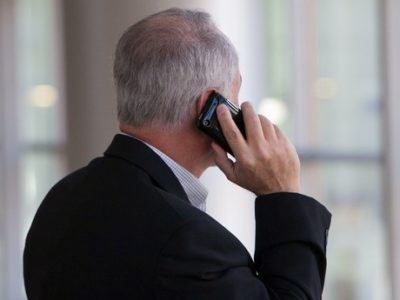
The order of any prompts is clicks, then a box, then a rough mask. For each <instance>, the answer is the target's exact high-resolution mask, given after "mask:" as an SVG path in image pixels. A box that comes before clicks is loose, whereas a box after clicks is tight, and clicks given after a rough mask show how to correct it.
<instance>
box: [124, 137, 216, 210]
mask: <svg viewBox="0 0 400 300" xmlns="http://www.w3.org/2000/svg"><path fill="white" fill-rule="evenodd" d="M124 134H125V133H124ZM125 135H128V134H125ZM128 136H130V137H132V138H135V139H137V140H139V141H141V142H143V143H145V144H146V145H147V146H149V147H150V148H151V149H152V150H153V151H154V152H155V153H156V154H157V155H158V156H160V158H161V159H162V160H163V161H164V162H165V163H166V165H167V166H168V167H169V168H170V169H171V171H172V172H173V173H174V175H175V176H176V178H177V179H178V181H179V183H180V184H181V185H182V187H183V190H184V191H185V193H186V195H187V197H188V199H189V201H190V203H191V204H192V205H193V206H194V207H197V208H198V209H200V210H202V211H204V212H205V211H206V199H207V195H208V191H207V189H206V188H205V186H204V185H203V184H202V183H201V182H200V180H199V179H198V178H197V177H196V176H194V175H193V174H192V173H190V172H189V171H188V170H186V169H185V168H184V167H182V166H181V165H180V164H178V163H177V162H176V161H174V160H173V159H172V158H171V157H169V156H168V155H166V154H165V153H164V152H162V151H161V150H159V149H157V148H156V147H154V146H152V145H150V144H148V143H146V142H145V141H142V140H140V139H138V138H136V137H133V136H131V135H128Z"/></svg>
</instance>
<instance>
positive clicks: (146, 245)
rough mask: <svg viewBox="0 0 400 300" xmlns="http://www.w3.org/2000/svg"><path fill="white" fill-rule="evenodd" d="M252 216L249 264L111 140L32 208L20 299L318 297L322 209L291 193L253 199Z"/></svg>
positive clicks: (132, 153) (153, 171)
mask: <svg viewBox="0 0 400 300" xmlns="http://www.w3.org/2000/svg"><path fill="white" fill-rule="evenodd" d="M255 210H256V251H255V262H253V260H252V258H251V257H250V255H249V254H248V252H247V251H246V249H245V247H244V246H243V245H242V244H241V243H240V241H239V240H238V239H236V238H235V237H234V236H233V235H232V234H231V233H230V232H229V231H228V230H226V229H225V228H224V227H223V226H222V225H220V224H219V223H218V222H216V221H215V220H214V219H213V218H211V217H210V216H208V215H207V214H205V213H203V212H202V211H200V210H198V209H197V208H195V207H193V206H192V205H191V204H190V203H189V202H188V199H187V196H186V194H185V192H184V190H183V188H182V186H181V185H180V184H179V182H178V180H177V178H176V177H175V176H174V174H173V173H172V171H171V170H170V169H169V168H168V166H167V165H166V164H165V163H164V162H163V161H162V160H161V158H160V157H159V156H158V155H157V154H155V153H154V152H153V151H152V150H151V149H150V148H149V147H147V146H146V145H145V144H143V143H142V142H140V141H137V140H135V139H133V138H131V137H128V136H124V135H116V136H115V138H114V140H113V142H112V144H111V145H110V147H109V148H108V149H107V151H106V152H105V154H104V156H103V157H101V158H97V159H94V160H93V161H92V162H90V164H89V165H88V166H86V167H84V168H82V169H80V170H78V171H76V172H74V173H72V174H71V175H69V176H67V177H66V178H64V179H62V180H61V181H60V182H59V183H57V184H56V185H55V186H54V187H53V188H52V189H51V190H50V192H49V193H48V195H47V196H46V197H45V199H44V200H43V202H42V204H41V205H40V207H39V209H38V211H37V213H36V216H35V218H34V221H33V223H32V226H31V228H30V230H29V233H28V236H27V239H26V246H25V251H24V278H25V286H26V292H27V295H28V299H29V300H55V299H57V300H64V299H65V300H67V299H69V300H101V299H113V300H117V299H120V300H125V299H191V300H196V299H204V300H214V299H215V300H217V299H218V300H220V299H225V300H228V299H243V300H248V299H252V300H253V299H264V300H265V299H320V298H321V293H322V287H323V282H324V276H325V269H326V260H325V248H326V236H327V230H328V228H329V224H330V214H329V212H328V211H327V210H326V209H325V208H324V207H323V206H322V205H321V204H319V203H318V202H317V201H315V200H313V199H311V198H309V197H306V196H304V195H300V194H293V193H277V194H272V195H265V196H261V197H258V198H257V199H256V207H255Z"/></svg>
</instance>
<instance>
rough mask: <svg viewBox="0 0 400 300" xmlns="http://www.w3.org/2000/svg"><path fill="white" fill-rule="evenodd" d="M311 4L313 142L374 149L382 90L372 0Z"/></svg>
mask: <svg viewBox="0 0 400 300" xmlns="http://www.w3.org/2000/svg"><path fill="white" fill-rule="evenodd" d="M317 3H318V6H317V16H318V17H317V32H318V36H317V38H318V51H319V52H318V53H319V55H318V65H319V70H318V76H319V78H318V79H317V81H316V83H315V95H316V98H317V101H318V102H317V103H318V106H319V112H320V115H319V118H320V126H319V128H318V132H319V140H320V145H319V147H320V148H321V149H325V150H330V151H332V150H337V151H340V152H343V151H350V152H359V153H369V154H379V153H380V145H381V134H380V132H381V128H380V108H381V105H382V104H381V98H382V92H381V87H380V65H379V62H380V56H381V54H380V44H381V36H380V34H379V29H380V27H379V9H378V8H379V7H378V1H377V0H362V1H348V0H319V1H317Z"/></svg>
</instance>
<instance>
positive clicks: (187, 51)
mask: <svg viewBox="0 0 400 300" xmlns="http://www.w3.org/2000/svg"><path fill="white" fill-rule="evenodd" d="M238 72H239V67H238V56H237V53H236V50H235V48H234V47H233V45H232V44H231V42H230V41H229V39H228V38H227V37H226V36H225V35H224V34H223V33H222V32H221V31H220V30H219V29H218V28H217V27H216V26H215V24H214V23H213V21H212V20H211V17H210V16H209V15H208V14H207V13H204V12H200V11H192V10H183V9H177V8H173V9H169V10H166V11H162V12H160V13H157V14H155V15H152V16H150V17H147V18H145V19H143V20H141V21H139V22H138V23H136V24H134V25H132V26H131V27H129V28H128V29H127V30H126V32H125V33H124V34H123V35H122V37H121V39H120V40H119V42H118V45H117V49H116V53H115V62H114V79H115V83H116V87H117V100H118V117H119V121H120V122H121V123H125V124H128V125H130V126H132V127H143V126H146V127H163V128H177V127H179V126H180V125H181V124H182V123H183V122H184V121H185V120H187V118H188V116H189V115H191V114H192V113H193V111H194V110H195V107H196V101H197V100H198V99H199V97H200V95H201V94H202V93H204V91H206V90H207V89H215V90H217V91H218V92H220V93H221V94H223V95H226V96H228V97H229V96H230V94H231V89H232V84H233V82H234V81H235V80H236V79H237V75H238Z"/></svg>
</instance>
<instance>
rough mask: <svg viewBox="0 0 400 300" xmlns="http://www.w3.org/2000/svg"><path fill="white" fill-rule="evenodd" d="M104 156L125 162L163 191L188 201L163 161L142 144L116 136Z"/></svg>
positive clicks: (122, 136) (119, 135)
mask: <svg viewBox="0 0 400 300" xmlns="http://www.w3.org/2000/svg"><path fill="white" fill-rule="evenodd" d="M104 155H105V156H113V157H118V158H121V159H124V160H127V161H129V162H131V163H133V164H135V165H136V166H138V167H139V168H141V169H142V170H144V171H145V172H146V173H147V174H149V175H150V176H151V177H152V178H153V180H154V181H155V182H156V183H157V184H158V185H159V186H160V187H161V188H162V189H163V190H165V191H167V192H170V193H172V194H175V195H176V196H178V197H179V198H181V199H184V200H186V201H189V200H188V198H187V195H186V193H185V191H184V190H183V188H182V185H181V184H180V183H179V181H178V179H177V178H176V176H175V175H174V173H173V172H172V170H171V169H170V168H169V167H168V166H167V165H166V164H165V163H164V161H163V160H162V159H161V158H160V157H159V156H158V155H157V154H156V153H155V152H154V151H153V150H152V149H151V148H149V147H148V146H147V145H146V144H144V143H143V142H141V141H139V140H137V139H135V138H133V137H130V136H127V135H123V134H117V135H116V136H115V137H114V139H113V141H112V142H111V145H110V146H109V147H108V149H107V150H106V152H105V153H104Z"/></svg>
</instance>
